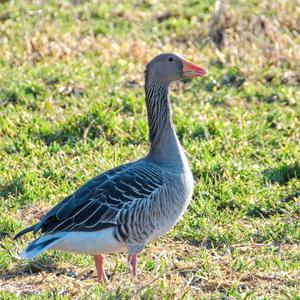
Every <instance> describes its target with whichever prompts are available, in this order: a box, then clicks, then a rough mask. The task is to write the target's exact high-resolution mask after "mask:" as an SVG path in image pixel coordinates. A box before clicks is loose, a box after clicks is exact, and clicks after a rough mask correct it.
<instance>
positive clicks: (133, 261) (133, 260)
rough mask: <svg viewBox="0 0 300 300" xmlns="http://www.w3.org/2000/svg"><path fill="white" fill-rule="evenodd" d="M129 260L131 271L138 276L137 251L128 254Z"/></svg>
mask: <svg viewBox="0 0 300 300" xmlns="http://www.w3.org/2000/svg"><path fill="white" fill-rule="evenodd" d="M128 262H129V263H130V266H131V268H130V272H131V274H132V275H133V276H136V263H137V253H132V254H129V255H128Z"/></svg>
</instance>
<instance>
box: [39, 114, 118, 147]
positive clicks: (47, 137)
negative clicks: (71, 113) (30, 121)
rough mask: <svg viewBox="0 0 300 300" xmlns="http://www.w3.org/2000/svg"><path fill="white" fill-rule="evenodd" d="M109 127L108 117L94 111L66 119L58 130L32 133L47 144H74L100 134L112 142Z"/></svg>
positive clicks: (113, 135) (94, 137)
mask: <svg viewBox="0 0 300 300" xmlns="http://www.w3.org/2000/svg"><path fill="white" fill-rule="evenodd" d="M111 128H113V126H112V124H110V122H109V120H108V118H104V117H102V116H100V115H99V114H98V113H96V112H90V113H87V114H85V115H83V116H81V117H79V118H77V119H72V120H70V121H68V122H67V123H66V124H64V125H63V126H62V127H61V128H60V129H58V130H40V131H39V132H37V133H34V138H36V139H41V140H43V141H44V142H45V144H46V145H47V146H49V145H51V144H53V143H57V144H59V145H60V146H63V145H66V144H69V145H75V144H76V143H77V142H79V141H83V142H86V141H87V140H94V139H96V138H98V137H100V136H105V138H106V139H107V140H109V141H110V142H112V143H113V142H114V140H115V134H114V131H113V130H112V129H111Z"/></svg>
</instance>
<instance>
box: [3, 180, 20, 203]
mask: <svg viewBox="0 0 300 300" xmlns="http://www.w3.org/2000/svg"><path fill="white" fill-rule="evenodd" d="M23 193H24V180H23V178H22V177H16V178H14V179H13V180H12V181H11V182H10V183H8V184H4V185H1V186H0V197H1V198H3V199H5V198H8V197H13V198H15V197H17V196H19V195H21V194H23Z"/></svg>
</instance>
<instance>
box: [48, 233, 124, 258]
mask: <svg viewBox="0 0 300 300" xmlns="http://www.w3.org/2000/svg"><path fill="white" fill-rule="evenodd" d="M52 249H56V250H64V251H71V252H76V253H86V254H100V253H103V254H109V253H115V252H119V251H123V250H126V245H125V244H120V243H119V242H118V241H117V240H116V239H115V238H114V234H113V228H107V229H104V230H101V231H93V232H64V237H63V238H62V239H61V241H59V242H58V243H57V244H55V245H54V246H53V247H52Z"/></svg>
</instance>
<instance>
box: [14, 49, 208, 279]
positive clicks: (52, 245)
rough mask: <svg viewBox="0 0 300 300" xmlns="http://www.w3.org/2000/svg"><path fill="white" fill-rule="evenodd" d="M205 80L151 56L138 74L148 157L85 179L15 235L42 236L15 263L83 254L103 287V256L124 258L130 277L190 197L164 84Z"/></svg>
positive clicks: (183, 65)
mask: <svg viewBox="0 0 300 300" xmlns="http://www.w3.org/2000/svg"><path fill="white" fill-rule="evenodd" d="M206 73H207V71H206V70H205V69H204V68H202V67H199V66H197V65H195V64H193V63H191V62H189V61H187V60H186V59H184V58H183V57H181V56H179V55H176V54H172V53H163V54H160V55H158V56H156V57H154V58H153V59H152V60H151V61H150V62H149V63H148V65H147V66H146V69H145V96H146V97H145V98H146V106H147V116H148V124H149V143H150V149H149V152H148V154H147V155H146V156H145V157H143V158H141V159H139V160H136V161H133V162H129V163H126V164H123V165H121V166H118V167H115V168H113V169H111V170H108V171H106V172H104V173H102V174H100V175H98V176H96V177H94V178H92V179H91V180H90V181H88V182H87V183H85V184H84V185H82V186H81V187H80V188H79V189H78V190H77V191H75V192H74V193H73V194H71V195H70V196H68V197H66V198H65V199H63V200H62V201H61V202H60V203H58V204H57V205H56V206H54V207H53V208H52V209H51V210H50V211H49V212H48V213H46V214H45V215H44V216H43V217H42V218H41V219H40V221H39V222H37V223H36V224H34V225H32V226H30V227H28V228H25V229H23V230H22V231H20V232H19V233H18V234H17V235H16V236H15V237H14V239H17V238H19V237H21V236H22V235H24V234H26V233H28V232H31V231H32V232H33V233H34V234H36V233H38V232H40V233H41V235H40V236H39V237H38V238H37V239H35V240H34V241H32V242H31V243H29V244H28V245H27V246H26V247H25V249H24V250H23V251H22V252H21V253H20V254H19V258H20V259H32V258H34V257H35V256H37V255H38V254H40V253H42V252H43V251H45V250H48V249H56V250H63V251H71V252H75V253H82V254H90V255H93V256H94V261H95V265H96V271H97V277H98V280H99V282H101V283H103V284H105V283H107V277H106V274H105V271H104V255H105V254H111V253H116V252H122V251H123V252H124V251H127V252H128V262H129V268H130V272H131V273H132V275H133V276H135V275H136V274H137V255H138V253H140V252H141V251H142V250H143V249H144V247H145V245H146V244H147V243H149V242H150V241H152V240H154V239H156V238H159V237H161V236H162V235H164V234H165V233H166V232H168V231H169V230H170V229H171V228H172V227H173V226H174V225H175V224H176V223H177V222H178V220H179V219H180V217H181V216H182V215H183V213H184V212H185V210H186V208H187V206H188V203H189V202H190V200H191V197H192V192H193V176H192V172H191V169H190V167H189V164H188V160H187V158H186V155H185V153H184V151H183V148H182V147H181V145H180V142H179V140H178V138H177V136H176V132H175V128H174V125H173V122H172V116H171V104H170V100H169V86H170V83H171V82H173V81H178V80H181V79H185V78H194V77H202V76H204V75H206Z"/></svg>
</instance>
